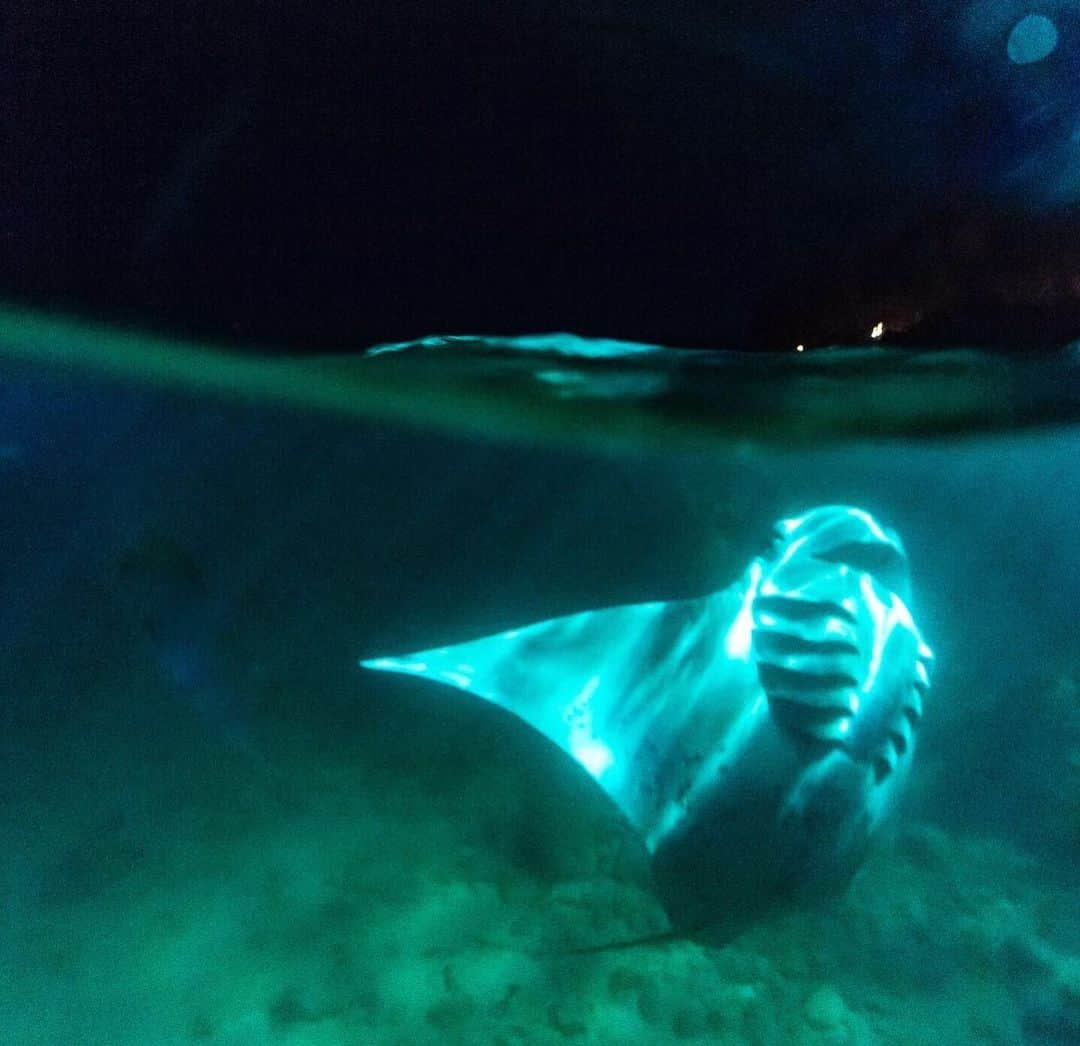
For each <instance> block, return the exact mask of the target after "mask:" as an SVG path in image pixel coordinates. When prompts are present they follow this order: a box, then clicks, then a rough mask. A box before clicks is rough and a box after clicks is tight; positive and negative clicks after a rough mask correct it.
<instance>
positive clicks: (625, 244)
mask: <svg viewBox="0 0 1080 1046" xmlns="http://www.w3.org/2000/svg"><path fill="white" fill-rule="evenodd" d="M1032 9H1033V8H1030V7H1026V6H1024V5H1018V4H1016V3H1011V2H1007V0H982V2H975V3H971V2H969V3H964V4H948V5H946V4H944V3H942V2H940V0H938V2H932V0H914V2H910V3H898V2H897V3H885V2H880V0H867V2H863V3H838V2H834V3H823V2H817V3H815V2H800V3H794V2H787V0H784V2H781V3H778V4H774V5H771V6H769V7H768V12H769V13H768V14H767V15H765V14H763V13H762V11H763V10H764V7H763V5H759V4H749V3H743V2H738V3H734V4H731V3H728V4H723V5H720V4H715V3H714V4H705V3H702V2H700V0H691V2H685V3H679V4H674V3H667V4H661V3H659V2H656V3H653V4H645V3H643V2H642V0H578V2H576V3H570V2H568V0H501V2H499V3H494V2H486V3H485V2H480V0H472V2H466V0H442V2H439V3H434V2H428V0H411V2H407V0H396V2H392V3H391V2H384V0H368V2H366V3H357V4H343V3H334V4H324V3H307V4H300V3H286V2H279V3H273V2H256V0H230V2H229V3H220V2H218V0H215V2H213V3H210V2H205V0H193V2H189V3H178V4H165V3H163V2H156V3H155V2H150V3H140V4H133V3H132V4H117V5H111V7H110V9H109V10H108V11H107V12H106V11H105V10H103V9H102V7H101V6H99V5H96V4H76V3H72V2H68V3H59V4H58V3H48V2H43V0H33V2H31V0H14V2H13V3H9V4H8V5H6V6H5V11H4V13H3V14H0V147H2V151H0V234H2V237H3V251H2V252H0V297H3V298H5V299H7V300H13V301H17V302H21V303H27V304H34V305H39V306H45V307H51V308H60V309H64V310H68V311H74V312H77V313H81V314H84V315H91V316H95V317H103V318H108V319H114V320H118V321H121V322H130V323H137V324H140V325H142V326H149V327H152V328H156V329H160V330H164V331H170V332H176V333H182V334H187V335H193V336H198V337H212V338H215V339H222V338H224V339H228V340H235V341H236V342H238V343H240V344H251V345H275V346H288V347H293V348H330V349H353V348H360V347H364V346H366V345H369V344H372V343H375V342H378V341H385V340H403V339H407V338H411V337H414V336H419V335H423V334H428V333H435V332H438V333H453V332H482V333H487V332H490V333H521V332H526V331H536V330H552V329H571V330H575V331H577V332H579V333H582V334H595V335H605V336H618V337H626V338H634V339H639V340H649V341H653V340H655V341H662V342H667V343H673V344H681V345H711V346H716V347H749V346H762V347H789V346H790V345H791V344H792V343H793V342H794V341H797V340H801V341H806V342H808V343H810V344H814V343H820V342H825V341H829V340H844V339H857V340H865V338H866V335H867V333H868V330H869V327H870V326H871V325H872V324H873V323H875V322H877V321H878V320H879V319H883V320H885V321H886V324H887V329H888V336H889V337H890V338H891V339H892V340H896V341H904V340H908V341H920V340H921V341H924V342H925V341H929V342H944V343H949V342H952V343H959V342H963V341H965V340H976V341H981V342H984V343H990V344H1002V345H1026V344H1035V343H1044V344H1051V343H1055V342H1059V341H1064V340H1068V339H1069V338H1071V337H1075V336H1077V334H1080V249H1078V247H1077V246H1076V244H1078V243H1080V235H1078V234H1080V208H1078V204H1077V201H1078V200H1080V15H1078V14H1077V13H1076V11H1075V9H1072V8H1070V7H1068V6H1067V5H1065V4H1064V3H1057V4H1054V3H1047V4H1043V5H1042V6H1041V7H1039V8H1038V10H1039V11H1045V13H1046V14H1047V15H1048V16H1049V17H1051V18H1052V20H1053V21H1054V24H1055V27H1056V29H1057V32H1058V42H1057V47H1056V48H1055V50H1054V51H1053V53H1051V54H1050V55H1048V56H1047V57H1046V58H1044V59H1043V60H1041V61H1037V62H1032V63H1029V64H1025V65H1018V64H1016V63H1015V62H1012V61H1010V59H1009V55H1008V41H1009V36H1010V32H1011V31H1012V28H1013V26H1014V25H1015V24H1016V23H1017V21H1018V20H1019V19H1020V18H1021V17H1022V16H1023V15H1025V14H1026V13H1028V11H1029V10H1032Z"/></svg>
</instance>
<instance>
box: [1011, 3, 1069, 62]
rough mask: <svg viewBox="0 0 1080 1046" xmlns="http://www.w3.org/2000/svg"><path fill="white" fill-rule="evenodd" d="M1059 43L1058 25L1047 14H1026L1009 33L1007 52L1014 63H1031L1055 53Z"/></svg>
mask: <svg viewBox="0 0 1080 1046" xmlns="http://www.w3.org/2000/svg"><path fill="white" fill-rule="evenodd" d="M1057 45H1058V31H1057V26H1055V25H1054V23H1053V22H1051V21H1050V19H1049V18H1047V17H1046V15H1025V16H1024V17H1023V18H1021V19H1020V21H1019V22H1017V23H1016V25H1014V26H1013V30H1012V32H1011V33H1009V40H1008V43H1007V44H1006V45H1005V53H1006V54H1007V55H1008V56H1009V61H1010V62H1012V63H1013V64H1014V65H1031V63H1032V62H1041V61H1042V60H1043V59H1044V58H1046V57H1047V55H1051V54H1053V53H1054V50H1055V48H1056V47H1057Z"/></svg>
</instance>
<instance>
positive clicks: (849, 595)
mask: <svg viewBox="0 0 1080 1046" xmlns="http://www.w3.org/2000/svg"><path fill="white" fill-rule="evenodd" d="M909 602H910V581H909V567H908V559H907V555H906V553H905V551H904V547H903V545H902V544H901V541H900V538H899V537H898V536H897V535H896V533H895V532H894V531H892V530H891V529H888V528H886V527H884V526H882V525H881V524H880V523H879V522H878V521H877V520H876V519H875V518H874V517H873V516H872V515H871V514H870V513H869V512H866V511H864V510H862V509H859V508H854V507H851V506H846V505H827V506H821V507H817V508H814V509H812V510H810V511H808V512H806V513H804V514H803V515H800V516H798V517H796V518H792V519H785V520H782V521H781V522H779V523H777V524H776V526H775V527H774V531H773V541H772V544H771V548H770V550H769V551H768V552H767V553H766V554H764V555H761V556H758V557H756V558H754V559H753V560H752V561H751V563H750V564H749V566H748V567H747V568H746V570H745V572H744V573H743V575H742V576H741V577H740V578H739V579H738V580H737V581H736V582H735V583H734V584H732V585H730V586H729V587H727V588H725V589H722V590H720V591H718V592H714V593H712V594H710V595H705V596H701V597H700V598H696V599H684V600H674V601H667V602H649V603H637V604H633V605H627V606H616V607H605V608H601V609H597V610H586V611H584V612H581V613H575V614H570V615H569V616H565V617H558V618H554V619H551V620H547V621H541V622H539V623H536V624H530V625H526V626H524V627H521V628H515V629H511V630H509V631H506V632H501V633H498V634H496V635H491V636H485V637H483V638H480V639H473V640H470V641H467V642H462V643H457V644H454V645H452V646H443V647H438V648H435V649H431V650H422V651H418V652H416V653H411V654H404V655H401V656H396V657H378V658H374V659H369V660H363V661H361V665H363V666H364V667H366V668H370V669H376V670H382V671H391V672H403V673H407V674H409V675H414V676H421V677H424V678H426V679H430V680H433V681H436V682H438V683H441V684H445V685H447V686H450V687H454V688H456V689H458V690H464V691H468V692H469V693H471V694H475V695H476V696H477V697H479V698H483V699H484V700H487V701H490V702H493V703H494V704H496V705H499V706H501V707H502V708H505V709H507V710H509V711H510V712H512V713H513V714H514V715H515V716H517V717H519V718H520V719H522V720H524V721H525V722H526V723H528V724H529V725H530V726H531V727H533V728H534V729H536V730H538V731H540V733H542V734H543V735H544V736H545V737H547V738H548V739H549V740H550V741H552V742H554V744H556V745H557V746H558V747H559V748H560V749H562V751H563V752H565V753H566V755H567V756H568V757H569V758H571V759H573V760H574V761H575V762H577V763H578V764H579V765H580V766H581V767H582V768H583V769H584V770H585V772H586V773H587V774H588V775H589V776H590V777H591V778H592V779H593V780H594V781H595V782H596V784H597V785H598V786H599V787H600V788H601V789H603V791H604V792H605V793H606V794H607V796H609V797H610V799H611V800H612V801H613V802H614V803H615V804H616V806H617V807H618V808H619V810H620V811H621V812H622V814H623V815H624V816H625V817H626V818H627V820H628V821H629V822H630V824H631V825H632V826H633V827H634V829H635V830H636V831H637V833H638V834H639V835H640V837H641V839H642V842H643V844H644V845H645V847H646V848H647V850H648V852H649V855H650V863H651V869H652V873H653V878H654V881H655V887H656V890H657V893H658V896H659V899H660V900H661V902H662V903H663V905H664V908H665V910H666V911H667V914H668V916H669V919H670V922H671V927H672V933H673V934H678V935H687V936H697V937H701V938H705V939H708V940H711V941H714V942H723V941H726V940H730V939H731V938H732V937H734V936H735V935H737V934H738V933H740V932H741V931H742V930H744V929H745V928H746V927H747V926H749V925H750V924H752V923H753V922H754V921H756V920H758V919H759V918H761V917H763V916H764V915H766V914H767V913H768V912H770V911H771V910H774V909H777V908H780V907H785V906H790V905H793V904H798V903H802V902H808V901H813V900H816V899H821V898H825V897H828V896H831V895H835V894H836V893H838V892H840V891H842V890H843V888H844V887H845V886H846V885H847V883H848V882H849V880H850V879H851V877H852V875H853V874H854V873H855V871H856V870H857V869H858V867H859V866H860V864H861V862H862V860H863V858H864V856H865V854H866V852H867V849H868V846H869V844H870V842H871V841H872V839H873V838H874V836H875V835H876V834H877V833H878V832H879V830H880V828H881V826H882V825H883V824H884V823H885V822H886V821H887V819H888V818H889V815H890V814H891V813H892V812H893V811H894V809H895V807H896V805H897V800H898V797H899V796H900V794H901V792H902V791H903V788H904V782H905V779H906V778H907V776H908V772H909V769H910V766H911V761H912V756H913V754H914V750H915V733H916V730H917V728H918V725H919V722H920V720H921V718H922V715H923V700H924V698H925V696H926V694H927V691H928V689H929V686H930V669H931V665H932V661H933V654H932V653H931V650H930V648H929V647H928V646H927V645H926V643H925V642H924V641H923V638H922V635H921V633H920V631H919V629H918V628H917V627H916V625H915V622H914V620H913V618H912V614H911V611H910V609H909V605H908V604H909Z"/></svg>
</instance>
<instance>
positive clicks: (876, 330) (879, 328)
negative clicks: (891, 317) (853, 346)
mask: <svg viewBox="0 0 1080 1046" xmlns="http://www.w3.org/2000/svg"><path fill="white" fill-rule="evenodd" d="M884 333H885V324H884V323H882V322H881V321H880V320H879V321H878V322H877V323H875V324H874V326H873V328H872V329H871V331H870V337H871V338H880V337H881V336H882V335H883V334H884Z"/></svg>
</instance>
